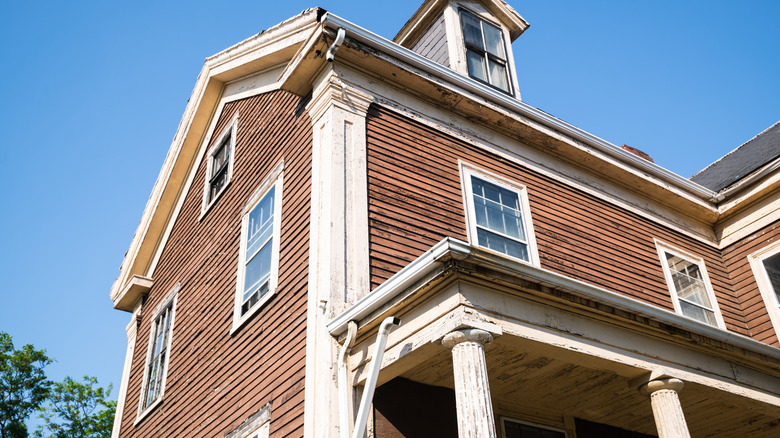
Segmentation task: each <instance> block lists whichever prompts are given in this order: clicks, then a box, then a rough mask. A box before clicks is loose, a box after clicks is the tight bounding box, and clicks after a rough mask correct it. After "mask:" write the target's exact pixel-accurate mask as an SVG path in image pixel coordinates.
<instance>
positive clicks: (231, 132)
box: [194, 111, 238, 220]
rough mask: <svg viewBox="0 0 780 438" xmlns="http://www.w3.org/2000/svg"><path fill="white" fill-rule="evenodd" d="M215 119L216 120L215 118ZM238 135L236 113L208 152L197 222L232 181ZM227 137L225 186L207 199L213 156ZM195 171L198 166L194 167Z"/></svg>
mask: <svg viewBox="0 0 780 438" xmlns="http://www.w3.org/2000/svg"><path fill="white" fill-rule="evenodd" d="M215 119H217V118H215ZM237 135H238V111H236V113H235V114H233V117H232V118H231V119H230V122H228V124H227V125H226V126H225V129H223V130H222V133H221V134H219V137H218V138H217V141H215V142H214V144H213V145H212V146H211V148H210V149H209V151H208V160H207V163H206V176H205V178H203V202H202V204H201V209H200V217H199V218H198V220H201V219H203V216H205V215H206V213H208V211H209V210H210V209H211V206H212V205H214V204H215V203H216V202H217V199H219V198H220V196H222V193H224V192H225V190H227V188H228V186H229V185H230V181H231V180H232V179H233V161H234V159H235V156H236V136H237ZM227 136H230V144H229V145H228V148H229V149H230V155H228V168H227V181H225V185H223V186H222V188H221V189H219V191H218V192H217V193H216V194H215V195H214V197H213V198H211V199H209V192H211V184H210V183H209V180H210V179H211V172H212V171H213V170H214V154H216V153H217V151H219V148H220V146H222V143H223V142H224V141H225V138H226V137H227ZM194 167H195V168H196V171H197V167H198V166H194Z"/></svg>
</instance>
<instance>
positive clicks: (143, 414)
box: [133, 394, 163, 427]
mask: <svg viewBox="0 0 780 438" xmlns="http://www.w3.org/2000/svg"><path fill="white" fill-rule="evenodd" d="M162 400H163V396H162V394H161V395H160V397H158V398H157V400H155V401H154V402H153V403H152V404H150V405H149V406H147V407H145V408H143V410H141V409H140V408H139V410H138V416H136V418H135V422H133V427H135V426H138V425H139V424H141V422H142V421H143V420H144V419H145V418H146V417H148V416H149V414H150V413H151V412H152V411H153V410H154V408H156V407H157V406H158V405H159V404H160V403H162Z"/></svg>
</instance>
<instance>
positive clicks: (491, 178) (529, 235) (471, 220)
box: [460, 162, 539, 267]
mask: <svg viewBox="0 0 780 438" xmlns="http://www.w3.org/2000/svg"><path fill="white" fill-rule="evenodd" d="M460 173H461V175H460V178H461V188H462V192H463V203H464V205H465V207H466V230H467V234H468V239H469V243H470V244H471V245H473V246H478V247H480V248H482V249H484V250H486V251H490V252H494V253H496V254H500V255H502V256H504V257H509V258H511V259H512V260H518V261H520V262H523V263H528V264H530V265H532V266H536V267H539V253H538V250H537V247H536V236H535V234H534V227H533V222H532V220H531V206H530V204H529V203H528V191H527V190H526V187H525V186H524V185H522V184H519V183H517V182H514V181H511V180H508V179H506V178H503V177H500V176H498V175H495V174H492V173H489V172H486V171H484V170H481V169H479V168H477V167H475V166H472V165H469V164H466V163H464V162H460ZM472 177H477V178H479V179H482V180H484V181H487V182H489V183H492V184H495V185H497V186H500V187H502V188H504V189H507V190H510V191H512V192H515V193H517V195H518V200H519V203H520V214H521V215H522V216H523V217H522V220H523V227H524V228H525V230H524V231H525V235H526V240H527V242H526V245H527V246H528V260H523V259H520V258H516V257H513V256H511V255H509V254H505V253H502V252H499V251H495V250H493V249H490V248H488V247H485V246H482V245H480V244H479V239H478V237H477V219H476V213H475V208H474V192H473V190H472V184H471V178H472Z"/></svg>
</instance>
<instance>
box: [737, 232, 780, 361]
mask: <svg viewBox="0 0 780 438" xmlns="http://www.w3.org/2000/svg"><path fill="white" fill-rule="evenodd" d="M778 238H780V222H775V223H772V224H769V225H767V226H766V227H764V228H762V229H760V230H758V231H756V232H755V233H753V234H751V235H750V236H746V237H745V238H743V239H740V240H739V241H737V242H735V243H733V244H731V245H729V246H728V247H726V248H724V249H723V260H724V264H725V265H726V266H728V267H729V271H728V274H729V275H730V277H731V279H732V281H733V283H734V290H735V292H736V295H737V297H736V298H737V300H738V302H739V303H740V306H741V307H742V308H743V309H744V312H745V318H746V325H747V328H748V332H749V334H750V336H752V337H753V338H755V339H757V340H759V341H762V342H766V343H768V344H771V345H775V346H780V342H778V337H777V334H776V329H775V328H774V327H773V326H772V324H771V322H770V320H769V314H768V311H767V309H766V303H764V300H763V298H762V297H761V292H760V290H759V289H758V283H757V282H756V278H755V275H754V272H753V269H752V268H751V266H750V262H749V259H748V256H750V255H751V254H753V253H755V252H757V251H759V250H761V249H762V248H764V247H765V246H767V245H770V244H772V243H774V242H776V241H777V239H778Z"/></svg>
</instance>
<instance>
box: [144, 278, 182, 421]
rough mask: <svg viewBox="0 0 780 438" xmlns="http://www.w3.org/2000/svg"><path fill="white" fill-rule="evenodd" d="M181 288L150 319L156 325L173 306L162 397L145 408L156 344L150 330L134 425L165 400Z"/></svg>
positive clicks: (163, 301)
mask: <svg viewBox="0 0 780 438" xmlns="http://www.w3.org/2000/svg"><path fill="white" fill-rule="evenodd" d="M180 288H181V285H180V284H179V283H176V285H175V286H174V287H173V289H171V291H170V292H168V295H166V296H165V299H163V300H162V301H161V302H160V304H158V305H157V307H156V308H155V309H154V312H153V313H152V318H151V319H150V324H154V321H155V320H156V319H157V317H159V316H160V314H161V313H162V311H163V310H165V309H166V308H167V307H168V306H169V305H170V306H171V316H170V318H171V319H170V328H169V329H168V341H167V342H168V345H166V347H165V348H166V350H167V352H168V354H167V355H166V356H165V363H164V364H163V372H162V382H161V383H160V395H159V396H158V397H157V400H155V401H154V402H152V404H150V405H149V406H146V407H144V399H145V398H146V397H145V395H146V390H147V385H148V383H149V382H148V380H149V373H148V371H149V362H150V361H151V359H152V346H153V343H154V335H155V333H154V330H151V329H150V330H149V343H148V346H147V347H146V362H145V363H144V368H143V373H144V375H143V381H142V384H141V394H140V396H139V397H138V414H137V416H136V419H135V423H133V425H134V426H135V425H137V424H138V423H140V422H141V420H143V419H144V418H146V416H147V415H149V413H150V412H152V411H153V410H154V409H155V408H156V407H157V405H159V404H160V403H161V402H162V401H163V398H165V383H166V381H167V378H168V368H169V366H170V361H171V344H172V341H173V329H174V323H175V322H176V302H177V301H178V298H179V289H180Z"/></svg>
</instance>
